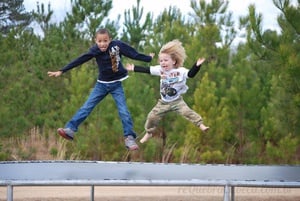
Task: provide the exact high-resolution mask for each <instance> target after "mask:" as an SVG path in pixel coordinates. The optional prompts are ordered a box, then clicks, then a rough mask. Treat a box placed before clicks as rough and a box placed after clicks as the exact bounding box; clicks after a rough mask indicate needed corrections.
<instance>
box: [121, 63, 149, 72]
mask: <svg viewBox="0 0 300 201" xmlns="http://www.w3.org/2000/svg"><path fill="white" fill-rule="evenodd" d="M126 69H127V70H128V71H134V72H139V73H147V74H150V68H148V67H142V66H135V65H134V64H126Z"/></svg>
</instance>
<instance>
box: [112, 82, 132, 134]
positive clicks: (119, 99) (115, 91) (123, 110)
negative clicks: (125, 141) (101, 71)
mask: <svg viewBox="0 0 300 201" xmlns="http://www.w3.org/2000/svg"><path fill="white" fill-rule="evenodd" d="M110 93H111V95H112V96H113V99H114V100H115V103H116V105H117V108H118V112H119V117H120V119H121V121H122V126H123V132H124V136H125V137H126V136H128V135H132V136H133V137H134V138H136V133H135V132H134V131H133V121H132V118H131V114H130V112H129V110H128V107H127V104H126V98H125V93H124V90H123V86H122V82H115V83H112V84H111V88H110Z"/></svg>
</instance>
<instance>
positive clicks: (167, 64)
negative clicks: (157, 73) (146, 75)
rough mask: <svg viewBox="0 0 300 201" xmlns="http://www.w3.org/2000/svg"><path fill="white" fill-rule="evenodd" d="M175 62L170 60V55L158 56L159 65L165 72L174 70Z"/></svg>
mask: <svg viewBox="0 0 300 201" xmlns="http://www.w3.org/2000/svg"><path fill="white" fill-rule="evenodd" d="M175 63H176V61H174V60H173V59H172V58H171V55H169V54H166V53H160V54H159V64H160V66H161V67H162V68H163V69H164V70H165V71H169V70H171V69H173V68H174V66H175Z"/></svg>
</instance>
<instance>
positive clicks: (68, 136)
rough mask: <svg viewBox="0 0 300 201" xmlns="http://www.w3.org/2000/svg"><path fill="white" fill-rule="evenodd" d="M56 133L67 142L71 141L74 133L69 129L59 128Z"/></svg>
mask: <svg viewBox="0 0 300 201" xmlns="http://www.w3.org/2000/svg"><path fill="white" fill-rule="evenodd" d="M57 133H58V134H59V135H60V136H62V137H63V138H65V139H67V140H73V136H74V131H72V130H71V129H70V128H59V129H57Z"/></svg>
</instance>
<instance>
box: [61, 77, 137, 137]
mask: <svg viewBox="0 0 300 201" xmlns="http://www.w3.org/2000/svg"><path fill="white" fill-rule="evenodd" d="M109 93H110V94H111V95H112V97H113V99H114V101H115V103H116V105H117V107H118V112H119V117H120V119H121V121H122V125H123V131H124V136H128V135H132V136H133V137H136V134H135V132H134V131H133V123H132V119H131V115H130V113H129V111H128V108H127V105H126V99H125V94H124V90H123V86H122V82H114V83H99V82H97V83H96V84H95V87H94V89H93V90H92V92H91V94H90V96H89V98H88V99H87V101H86V102H85V103H84V104H83V106H82V107H81V108H80V109H79V110H78V111H77V113H76V114H75V115H74V116H73V117H72V119H71V120H70V121H69V122H68V123H67V124H66V126H65V127H66V128H70V129H72V130H73V131H75V132H76V131H77V130H78V126H79V125H80V124H81V123H82V122H83V121H84V120H85V119H86V118H87V117H88V115H89V114H90V113H91V112H92V110H93V109H94V107H95V106H96V105H97V104H98V103H99V102H100V101H101V100H103V98H104V97H105V96H107V95H108V94H109Z"/></svg>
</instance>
